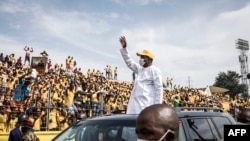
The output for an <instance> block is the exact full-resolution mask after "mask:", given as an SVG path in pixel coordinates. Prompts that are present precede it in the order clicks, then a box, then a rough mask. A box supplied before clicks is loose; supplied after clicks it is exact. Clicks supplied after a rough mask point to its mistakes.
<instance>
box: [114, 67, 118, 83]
mask: <svg viewBox="0 0 250 141" xmlns="http://www.w3.org/2000/svg"><path fill="white" fill-rule="evenodd" d="M117 75H118V68H117V67H115V69H114V79H115V80H117Z"/></svg>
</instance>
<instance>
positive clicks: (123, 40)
mask: <svg viewBox="0 0 250 141" xmlns="http://www.w3.org/2000/svg"><path fill="white" fill-rule="evenodd" d="M120 42H121V45H122V47H123V48H126V47H127V41H126V38H125V36H121V38H120Z"/></svg>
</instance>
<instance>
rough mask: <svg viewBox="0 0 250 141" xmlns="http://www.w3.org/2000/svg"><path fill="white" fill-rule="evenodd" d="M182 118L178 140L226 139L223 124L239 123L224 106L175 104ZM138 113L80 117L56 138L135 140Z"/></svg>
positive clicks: (65, 140) (69, 140)
mask: <svg viewBox="0 0 250 141" xmlns="http://www.w3.org/2000/svg"><path fill="white" fill-rule="evenodd" d="M175 111H176V112H177V113H178V116H179V119H180V127H179V141H220V140H223V135H224V133H223V132H224V130H223V128H224V125H230V124H236V122H235V120H234V119H233V117H232V116H231V115H230V114H229V113H227V112H225V111H224V110H222V109H217V108H208V107H199V108H190V107H187V108H184V107H179V108H175ZM136 118H137V115H127V114H114V115H112V116H102V117H95V118H91V119H86V120H83V121H79V122H78V123H76V124H75V125H73V126H71V127H69V128H68V129H66V130H64V131H62V132H61V133H60V134H59V135H57V136H56V137H55V138H54V139H53V141H136V140H137V136H136V134H135V123H136Z"/></svg>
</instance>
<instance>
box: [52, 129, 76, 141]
mask: <svg viewBox="0 0 250 141" xmlns="http://www.w3.org/2000/svg"><path fill="white" fill-rule="evenodd" d="M77 130H78V128H77V127H76V126H72V127H69V128H68V129H66V130H64V131H63V132H62V133H61V134H60V135H59V136H58V137H57V138H56V139H54V140H53V141H75V136H76V133H77Z"/></svg>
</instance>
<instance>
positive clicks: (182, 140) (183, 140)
mask: <svg viewBox="0 0 250 141" xmlns="http://www.w3.org/2000/svg"><path fill="white" fill-rule="evenodd" d="M186 140H187V139H186V135H185V132H184V129H183V125H182V122H180V123H179V141H186Z"/></svg>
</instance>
